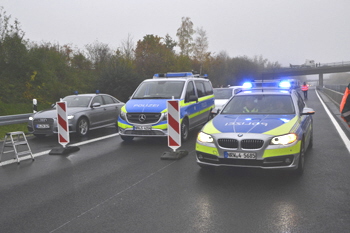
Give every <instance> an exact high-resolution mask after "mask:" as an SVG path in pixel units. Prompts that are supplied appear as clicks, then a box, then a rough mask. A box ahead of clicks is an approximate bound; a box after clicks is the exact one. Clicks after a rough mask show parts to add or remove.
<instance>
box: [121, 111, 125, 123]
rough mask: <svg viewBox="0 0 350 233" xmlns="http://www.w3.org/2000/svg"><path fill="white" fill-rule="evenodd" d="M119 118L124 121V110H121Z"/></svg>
mask: <svg viewBox="0 0 350 233" xmlns="http://www.w3.org/2000/svg"><path fill="white" fill-rule="evenodd" d="M120 118H122V119H123V120H124V121H126V112H123V111H121V112H120Z"/></svg>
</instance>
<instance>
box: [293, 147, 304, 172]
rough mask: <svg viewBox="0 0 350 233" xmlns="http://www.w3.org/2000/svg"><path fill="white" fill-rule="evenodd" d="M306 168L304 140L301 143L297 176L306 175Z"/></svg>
mask: <svg viewBox="0 0 350 233" xmlns="http://www.w3.org/2000/svg"><path fill="white" fill-rule="evenodd" d="M304 166H305V147H304V140H303V141H301V145H300V153H299V162H298V168H297V169H296V170H295V174H296V175H298V176H301V175H302V174H303V173H304Z"/></svg>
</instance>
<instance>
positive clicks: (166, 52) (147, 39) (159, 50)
mask: <svg viewBox="0 0 350 233" xmlns="http://www.w3.org/2000/svg"><path fill="white" fill-rule="evenodd" d="M161 39H162V38H161V37H159V36H154V35H146V36H144V37H143V40H139V41H138V42H137V46H136V49H135V62H136V69H137V71H138V73H139V74H140V75H141V76H143V77H144V78H151V77H152V76H153V75H154V74H155V73H165V72H168V71H171V70H172V68H173V66H174V60H175V55H174V53H173V52H172V51H171V50H170V49H169V48H167V46H166V45H165V44H164V43H162V42H161Z"/></svg>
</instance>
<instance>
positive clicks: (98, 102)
mask: <svg viewBox="0 0 350 233" xmlns="http://www.w3.org/2000/svg"><path fill="white" fill-rule="evenodd" d="M103 105H104V102H103V99H102V96H101V95H97V96H95V97H94V98H93V100H92V101H91V106H90V114H89V120H90V128H94V127H99V126H101V125H104V124H106V123H105V122H106V121H107V118H108V116H107V114H106V111H105V109H104V106H103Z"/></svg>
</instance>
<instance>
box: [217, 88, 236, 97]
mask: <svg viewBox="0 0 350 233" xmlns="http://www.w3.org/2000/svg"><path fill="white" fill-rule="evenodd" d="M232 91H233V90H232V89H228V88H227V89H223V88H214V96H215V99H229V98H231V96H232Z"/></svg>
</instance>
